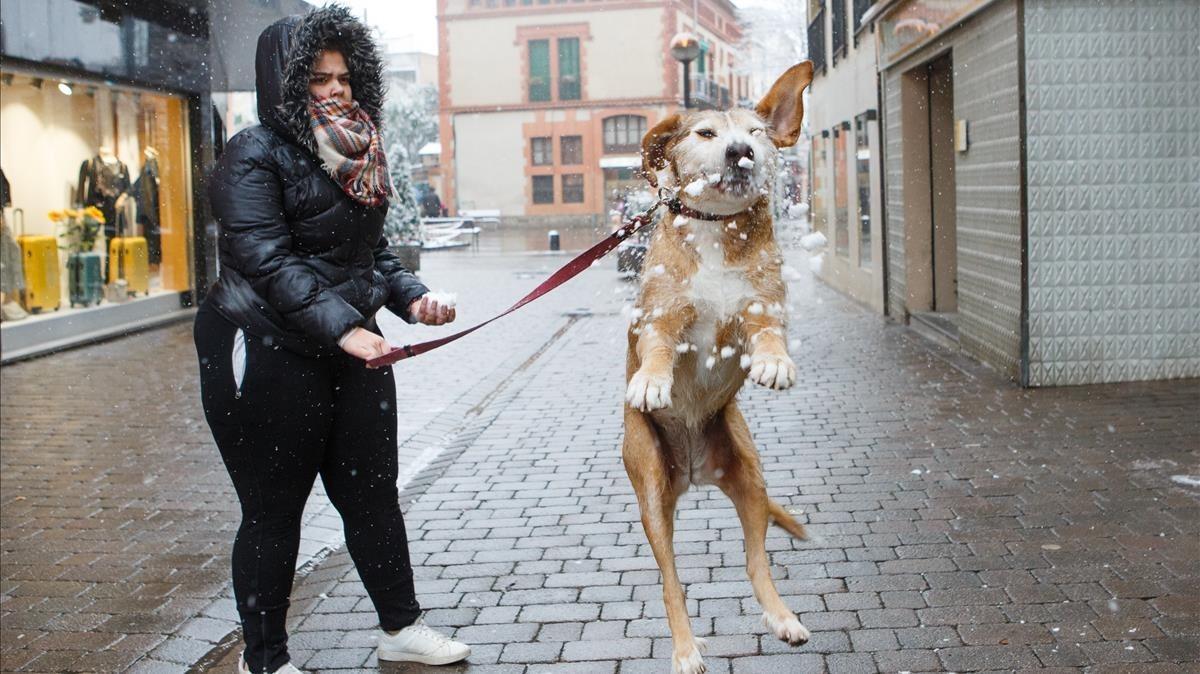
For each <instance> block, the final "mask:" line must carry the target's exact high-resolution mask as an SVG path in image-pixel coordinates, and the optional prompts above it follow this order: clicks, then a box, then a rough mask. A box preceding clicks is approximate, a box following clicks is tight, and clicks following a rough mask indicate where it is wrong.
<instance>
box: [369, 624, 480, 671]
mask: <svg viewBox="0 0 1200 674" xmlns="http://www.w3.org/2000/svg"><path fill="white" fill-rule="evenodd" d="M470 654H471V647H470V646H468V645H466V644H464V643H459V642H457V641H455V640H453V639H451V638H450V637H448V636H446V635H444V634H442V633H440V632H437V631H436V630H434V629H433V628H431V627H429V626H428V625H426V624H425V623H423V622H421V621H420V620H417V622H415V623H413V624H412V625H409V626H408V627H405V628H404V629H402V630H400V631H399V632H397V633H395V634H388V633H387V632H384V631H383V630H380V631H379V653H378V656H379V659H380V660H386V661H389V662H419V663H421V664H425V665H448V664H450V663H452V662H458V661H459V660H465V659H466V658H467V656H468V655H470Z"/></svg>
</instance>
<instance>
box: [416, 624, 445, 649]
mask: <svg viewBox="0 0 1200 674" xmlns="http://www.w3.org/2000/svg"><path fill="white" fill-rule="evenodd" d="M413 627H414V628H416V631H417V632H420V633H421V635H422V636H425V637H427V638H429V639H432V640H433V641H434V642H436V644H437V645H438V646H445V645H446V644H449V643H450V642H451V641H452V639H450V637H448V636H446V635H444V634H442V633H441V632H438V631H437V630H435V629H433V628H432V627H430V626H428V625H426V624H425V623H415V624H414V625H413Z"/></svg>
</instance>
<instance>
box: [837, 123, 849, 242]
mask: <svg viewBox="0 0 1200 674" xmlns="http://www.w3.org/2000/svg"><path fill="white" fill-rule="evenodd" d="M849 128H850V124H849V123H848V122H844V123H843V124H842V125H841V126H838V127H837V128H835V129H834V130H833V217H834V224H833V250H834V252H836V253H837V254H838V255H840V256H841V257H849V255H850V200H849V199H848V194H847V192H846V187H847V184H846V180H847V179H848V177H849V176H848V175H847V167H846V161H847V157H846V147H847V145H848V144H849V140H850V138H849V136H850V134H849V133H848V131H849Z"/></svg>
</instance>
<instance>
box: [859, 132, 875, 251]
mask: <svg viewBox="0 0 1200 674" xmlns="http://www.w3.org/2000/svg"><path fill="white" fill-rule="evenodd" d="M873 112H874V111H871V112H864V113H863V114H861V115H859V116H858V117H855V118H854V161H855V166H856V168H857V171H856V176H857V180H855V183H856V184H857V186H858V266H860V267H867V266H870V264H871V142H870V134H869V133H868V131H867V122H868V121H869V120H870V119H871V118H872V117H873V115H872V113H873Z"/></svg>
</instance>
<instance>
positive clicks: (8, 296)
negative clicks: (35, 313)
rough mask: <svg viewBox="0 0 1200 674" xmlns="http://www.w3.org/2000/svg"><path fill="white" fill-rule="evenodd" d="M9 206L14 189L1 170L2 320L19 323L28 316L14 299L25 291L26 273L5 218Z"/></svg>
mask: <svg viewBox="0 0 1200 674" xmlns="http://www.w3.org/2000/svg"><path fill="white" fill-rule="evenodd" d="M9 206H12V188H11V187H9V184H8V178H5V177H4V169H0V320H5V321H19V320H21V319H22V318H25V317H26V316H27V314H26V313H25V310H24V309H22V308H21V305H20V304H18V303H17V302H16V300H15V299H14V298H17V297H20V296H21V291H22V290H24V289H25V273H24V272H23V271H22V268H23V267H24V265H22V264H21V247H20V246H18V245H17V242H16V240H14V239H13V235H12V232H11V231H9V229H8V221H7V220H6V218H5V217H4V209H5V208H8V207H9ZM22 215H24V214H23V213H22Z"/></svg>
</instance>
